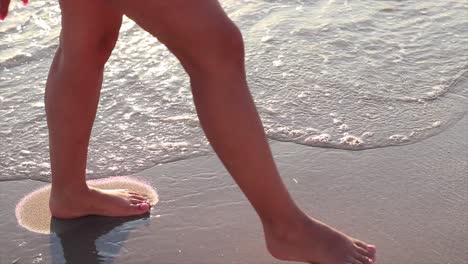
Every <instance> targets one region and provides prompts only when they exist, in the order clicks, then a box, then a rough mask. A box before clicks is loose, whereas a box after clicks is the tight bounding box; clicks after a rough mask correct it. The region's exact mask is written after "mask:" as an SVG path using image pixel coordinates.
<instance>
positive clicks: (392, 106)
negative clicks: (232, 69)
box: [0, 0, 468, 181]
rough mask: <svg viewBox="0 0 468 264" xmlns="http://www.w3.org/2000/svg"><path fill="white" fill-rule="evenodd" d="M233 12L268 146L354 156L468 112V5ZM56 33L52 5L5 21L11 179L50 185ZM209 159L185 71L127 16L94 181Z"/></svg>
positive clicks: (353, 4)
mask: <svg viewBox="0 0 468 264" xmlns="http://www.w3.org/2000/svg"><path fill="white" fill-rule="evenodd" d="M222 4H223V5H224V7H225V8H226V9H227V12H228V14H229V15H230V17H231V18H232V19H233V20H234V21H235V22H236V23H237V24H238V25H239V27H240V29H241V30H242V32H243V34H244V39H245V45H246V55H247V56H246V64H247V73H248V81H249V84H250V89H251V91H252V94H253V96H254V98H255V101H256V104H257V107H258V110H259V112H260V115H261V117H262V120H263V122H264V126H265V130H266V132H267V135H268V137H269V138H270V139H273V140H281V141H289V142H295V143H299V144H305V145H310V146H318V147H329V148H338V149H350V150H362V149H369V148H379V147H387V146H395V145H404V144H411V143H415V142H418V141H421V140H424V139H425V138H428V137H430V136H433V135H436V134H438V133H440V132H442V131H444V130H445V129H447V128H448V127H449V126H451V125H453V124H454V123H455V122H457V120H459V118H461V116H463V115H465V114H466V112H467V111H468V109H467V107H468V103H467V99H466V98H467V97H468V89H467V87H468V67H467V61H468V32H467V31H466V28H467V27H468V16H466V13H467V12H468V6H467V4H466V1H464V0H448V1H436V0H431V1H424V2H421V1H417V0H409V1H403V2H402V1H380V2H375V1H370V0H368V1H367V0H366V1H343V0H336V1H325V0H323V1H321V0H319V1H308V0H305V1H285V0H276V1H275V0H269V1H260V0H249V1H247V0H240V1H238V0H236V1H233V0H225V1H222ZM447 29H450V30H447ZM59 33H60V10H59V7H58V4H57V2H55V1H52V2H50V1H31V3H30V5H29V6H28V7H26V8H23V7H20V5H19V4H18V3H13V8H12V10H11V12H10V15H9V17H8V19H7V21H6V22H0V142H1V143H2V152H1V153H0V177H1V178H0V180H8V179H19V178H33V179H38V180H44V181H47V180H49V179H50V168H49V166H47V165H46V164H48V162H49V159H48V143H47V140H48V138H47V137H48V134H47V127H46V121H45V114H44V104H43V93H44V86H45V80H46V78H47V73H48V70H49V66H50V63H51V59H52V56H53V54H54V52H55V49H56V47H57V44H58V35H59ZM209 152H210V148H209V146H208V143H207V140H206V138H205V137H204V135H203V132H202V130H201V128H200V124H199V122H198V118H197V116H196V113H195V110H194V106H193V103H192V96H191V92H190V86H189V80H188V78H187V76H186V74H185V73H184V70H183V68H182V67H181V66H180V65H179V63H178V61H177V59H176V58H175V57H174V56H172V55H171V54H170V52H169V51H168V50H167V49H166V48H165V46H164V45H162V44H160V43H159V42H158V41H157V40H156V39H155V38H153V37H151V36H150V35H149V34H148V33H146V32H144V31H142V30H141V29H140V28H139V27H138V26H137V25H136V24H135V23H134V22H133V21H130V20H129V19H126V18H125V19H124V23H123V25H122V27H121V29H120V39H119V42H118V43H117V46H116V48H115V50H114V52H113V55H112V57H111V59H110V61H109V62H108V64H107V67H106V73H105V82H104V85H103V89H102V95H101V100H100V105H99V111H98V116H97V118H96V122H95V127H94V129H93V134H92V139H91V145H90V153H89V162H88V164H89V166H88V171H87V173H88V174H89V177H90V178H98V177H103V176H109V175H115V174H130V173H133V172H136V171H139V170H142V169H145V168H148V167H151V166H154V165H155V164H160V163H164V162H169V161H173V160H179V159H185V158H191V157H195V156H199V155H205V154H207V153H209ZM3 175H9V176H3ZM6 177H10V178H6Z"/></svg>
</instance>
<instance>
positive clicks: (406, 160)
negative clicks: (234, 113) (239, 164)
mask: <svg viewBox="0 0 468 264" xmlns="http://www.w3.org/2000/svg"><path fill="white" fill-rule="evenodd" d="M466 131H468V118H467V117H465V118H464V119H462V120H461V121H460V122H459V123H457V124H456V125H455V126H454V127H452V128H450V129H448V130H447V131H445V132H443V133H441V134H439V135H437V136H434V137H432V138H429V139H427V140H424V141H422V142H419V143H416V144H412V145H407V146H400V147H390V148H383V149H373V150H366V151H354V152H352V151H343V150H336V149H323V148H311V147H306V146H302V145H297V144H292V143H281V142H274V143H273V144H272V148H273V152H274V154H275V157H276V160H277V162H278V165H279V167H280V170H281V171H282V175H283V177H284V180H285V182H286V183H287V185H288V187H289V188H290V190H291V192H292V195H293V196H294V197H295V199H296V200H297V202H298V203H299V204H300V205H301V206H302V207H303V208H304V210H306V211H307V212H309V213H310V214H311V215H313V216H314V217H316V218H318V219H320V220H322V221H325V222H327V223H329V224H331V225H333V226H335V227H337V228H339V229H341V230H343V231H344V232H346V233H348V234H350V235H352V236H355V237H357V238H360V239H362V240H365V241H368V242H371V243H373V244H376V245H377V248H378V262H377V263H379V264H394V263H406V264H442V263H447V264H448V263H450V264H465V263H467V260H468V251H466V240H467V239H468V225H467V223H468V210H467V208H468V164H467V157H468V133H466ZM137 177H138V178H140V179H144V180H146V181H148V182H150V183H151V184H152V185H153V186H155V187H156V188H157V191H158V194H159V199H160V201H159V203H158V204H157V206H156V207H155V208H154V210H153V211H152V212H151V214H150V215H146V216H143V217H140V218H133V219H112V218H99V217H87V218H83V219H80V220H74V221H52V222H51V229H52V230H53V232H52V234H38V233H33V232H31V231H28V230H26V229H24V228H22V227H20V226H19V225H18V222H17V219H16V218H15V207H16V205H17V203H18V202H19V201H20V200H21V198H23V197H24V196H25V195H27V194H28V193H30V192H32V191H33V190H35V189H37V188H39V187H43V186H45V185H46V183H42V182H37V181H32V180H22V181H9V182H1V183H0V199H1V210H0V234H1V236H0V263H1V264H4V263H7V264H10V263H54V264H55V263H90V264H94V263H164V264H169V263H200V264H201V263H252V264H253V263H285V262H281V261H276V260H274V259H273V258H272V257H270V256H269V254H268V253H267V251H266V249H265V247H264V241H263V237H262V231H261V226H260V224H259V221H258V219H257V217H256V215H255V213H254V211H253V210H252V209H251V208H250V205H249V204H248V203H247V201H246V199H245V198H244V197H243V195H242V194H241V193H240V191H239V190H238V188H237V187H236V185H235V184H234V182H233V180H232V179H231V178H230V177H229V176H228V174H227V173H226V171H225V170H224V168H223V167H222V165H221V164H220V162H219V161H218V160H217V158H216V156H214V155H210V156H206V157H199V158H194V159H189V160H184V161H178V162H173V163H169V164H165V165H161V166H156V167H154V168H152V169H149V170H146V171H143V172H141V173H138V174H137ZM40 210H47V208H42V209H40Z"/></svg>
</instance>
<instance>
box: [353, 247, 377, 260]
mask: <svg viewBox="0 0 468 264" xmlns="http://www.w3.org/2000/svg"><path fill="white" fill-rule="evenodd" d="M356 251H357V252H358V253H359V254H360V255H362V256H366V257H368V258H370V259H372V258H373V257H374V253H372V252H371V251H370V250H367V249H363V248H362V247H356Z"/></svg>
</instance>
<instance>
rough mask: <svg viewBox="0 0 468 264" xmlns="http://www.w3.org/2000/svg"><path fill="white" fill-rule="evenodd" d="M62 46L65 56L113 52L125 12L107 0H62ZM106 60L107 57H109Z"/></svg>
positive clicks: (60, 0) (80, 56)
mask: <svg viewBox="0 0 468 264" xmlns="http://www.w3.org/2000/svg"><path fill="white" fill-rule="evenodd" d="M59 2H60V8H61V12H62V32H61V34H60V47H61V49H62V51H63V53H64V54H63V55H65V56H66V57H69V58H70V57H71V58H77V59H80V58H81V59H82V58H83V57H86V55H89V56H96V54H102V55H106V56H108V55H110V52H111V51H112V49H113V48H114V46H115V42H116V41H117V39H118V35H119V30H120V26H121V23H122V13H121V12H120V11H119V10H118V9H117V8H115V6H113V5H111V4H110V3H109V2H108V1H106V0H59ZM106 59H107V58H106Z"/></svg>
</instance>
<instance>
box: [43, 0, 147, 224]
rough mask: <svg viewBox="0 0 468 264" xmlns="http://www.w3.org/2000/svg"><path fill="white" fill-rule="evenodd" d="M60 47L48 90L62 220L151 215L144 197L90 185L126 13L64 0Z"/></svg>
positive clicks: (55, 195) (55, 192)
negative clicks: (92, 147)
mask: <svg viewBox="0 0 468 264" xmlns="http://www.w3.org/2000/svg"><path fill="white" fill-rule="evenodd" d="M60 5H61V8H62V33H61V36H60V47H59V49H58V50H57V53H56V56H55V58H54V61H53V63H52V66H51V70H50V73H49V78H48V80H47V87H46V96H45V104H46V113H47V123H48V127H49V141H50V158H51V168H52V192H51V199H50V209H51V213H52V215H54V216H55V217H59V218H75V217H80V216H84V215H90V214H95V215H105V216H128V215H137V214H142V213H146V212H147V211H148V209H149V204H148V203H147V202H146V198H145V197H143V196H142V195H139V194H136V193H131V192H128V191H126V190H106V191H104V190H99V189H95V188H89V187H88V186H87V185H86V159H87V149H88V143H89V137H90V134H91V128H92V125H93V122H94V118H95V115H96V109H97V104H98V101H99V92H100V89H101V84H102V77H103V70H104V64H105V63H106V61H107V59H108V57H109V56H110V54H111V52H112V49H113V47H114V45H115V42H116V40H117V37H118V32H119V28H120V24H121V19H122V15H121V13H120V12H118V11H116V10H115V9H113V8H112V7H111V6H109V5H107V4H104V2H103V1H94V0H80V1H74V0H62V1H60Z"/></svg>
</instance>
